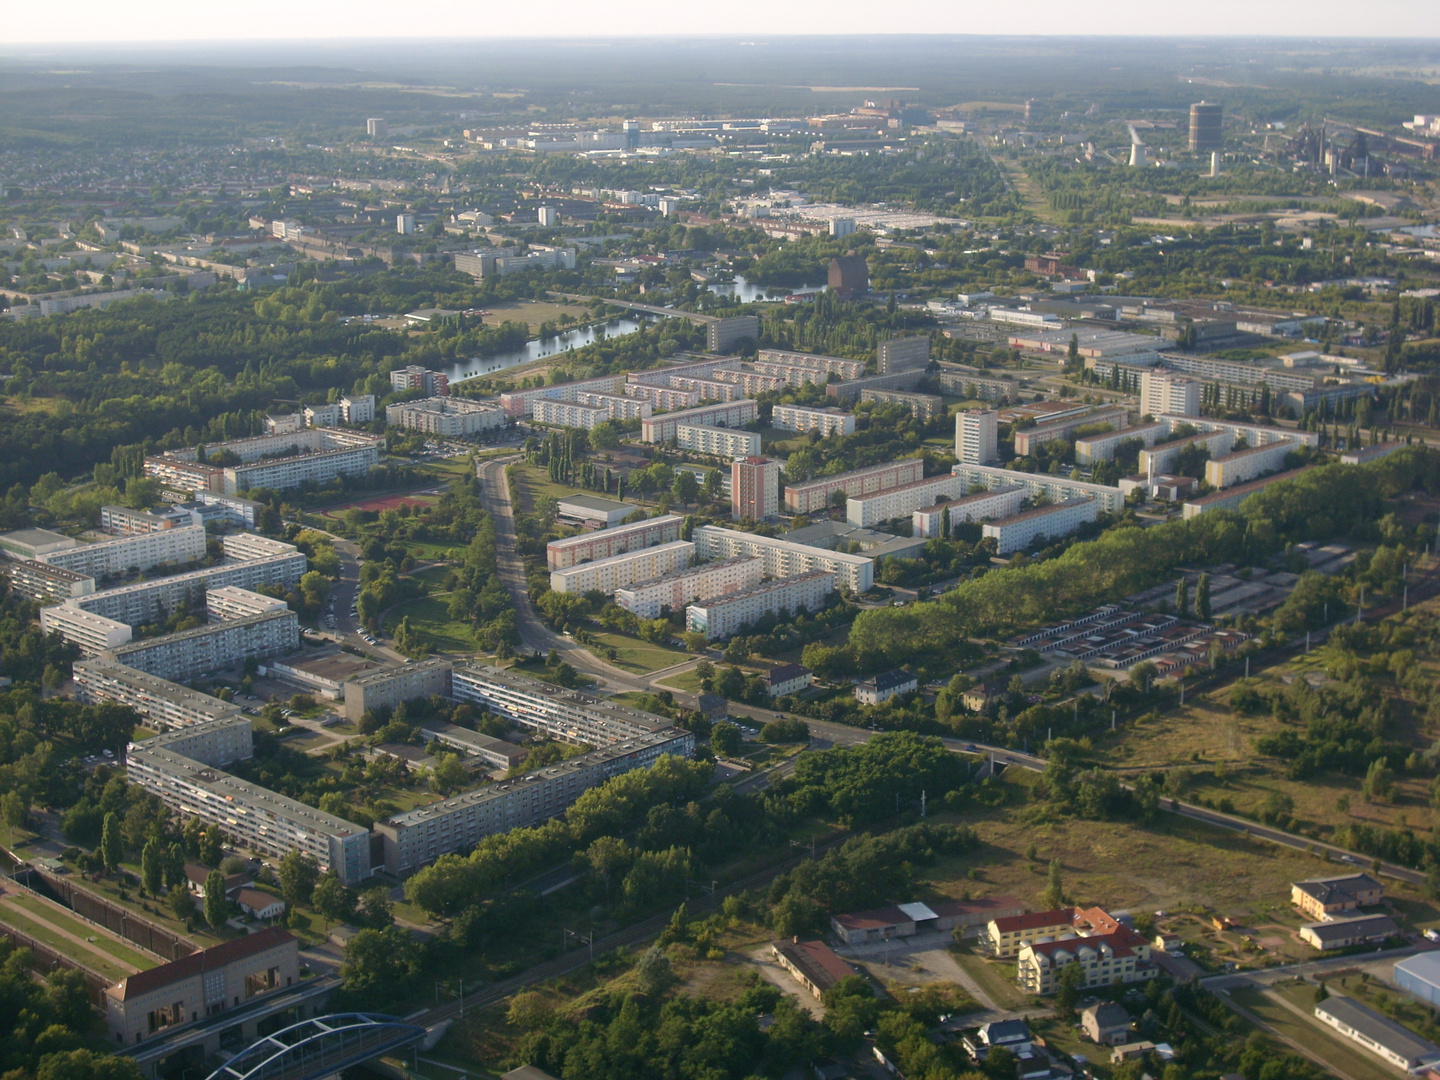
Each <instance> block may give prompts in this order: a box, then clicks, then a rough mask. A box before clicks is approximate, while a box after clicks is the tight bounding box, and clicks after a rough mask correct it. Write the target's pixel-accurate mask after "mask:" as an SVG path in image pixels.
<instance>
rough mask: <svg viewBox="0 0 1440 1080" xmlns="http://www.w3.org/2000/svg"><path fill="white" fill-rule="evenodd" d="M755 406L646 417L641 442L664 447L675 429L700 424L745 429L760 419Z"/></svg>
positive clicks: (746, 401)
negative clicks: (659, 444)
mask: <svg viewBox="0 0 1440 1080" xmlns="http://www.w3.org/2000/svg"><path fill="white" fill-rule="evenodd" d="M759 415H760V414H759V412H758V411H757V410H756V404H755V402H754V400H753V399H751V398H741V399H740V400H739V401H727V402H723V403H721V404H719V405H702V406H700V407H698V408H694V409H681V410H680V411H679V412H672V413H663V414H661V415H659V416H647V417H646V418H645V419H644V420H641V421H640V440H641V442H647V443H665V442H669V441H670V440H671V439H673V438H675V429H676V428H677V427H679V426H680V425H681V424H685V425H687V426H689V425H695V424H703V425H705V426H706V427H744V426H745V425H746V424H753V423H754V422H755V421H756V420H757V419H758V418H759Z"/></svg>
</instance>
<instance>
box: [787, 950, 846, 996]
mask: <svg viewBox="0 0 1440 1080" xmlns="http://www.w3.org/2000/svg"><path fill="white" fill-rule="evenodd" d="M774 948H775V951H776V952H778V953H779V954H780V955H781V956H783V957H784V958H785V959H786V960H788V961H790V963H791V964H793V965H794V966H795V967H796V968H798V969H799V970H800V972H801V973H802V974H803V975H804V976H805V977H806V978H807V979H809V980H810V982H811V983H813V984H814V985H815V986H818V987H819V988H820V989H821V990H822V991H823V990H828V989H829V988H830V987H832V986H834V985H835V984H836V983H837V982H839V981H840V980H841V979H843V978H845V977H846V976H847V975H854V974H855V970H854V969H853V968H852V967H851V966H850V965H849V964H847V963H845V961H844V960H842V959H840V957H839V955H838V954H837V953H836V952H835V950H834V949H832V948H830V946H829V945H826V944H825V943H824V942H823V941H777V942H775V945H774Z"/></svg>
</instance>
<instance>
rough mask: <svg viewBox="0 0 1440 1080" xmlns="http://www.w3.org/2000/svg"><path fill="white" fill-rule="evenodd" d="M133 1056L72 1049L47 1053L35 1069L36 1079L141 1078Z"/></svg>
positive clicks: (96, 1079)
mask: <svg viewBox="0 0 1440 1080" xmlns="http://www.w3.org/2000/svg"><path fill="white" fill-rule="evenodd" d="M142 1075H143V1074H142V1073H141V1072H140V1066H139V1065H137V1064H136V1063H135V1059H134V1058H129V1057H120V1056H119V1055H116V1054H97V1053H96V1052H95V1051H93V1050H69V1051H66V1052H64V1053H58V1054H46V1055H45V1056H44V1057H42V1058H41V1059H40V1066H39V1068H37V1069H36V1070H35V1080H142Z"/></svg>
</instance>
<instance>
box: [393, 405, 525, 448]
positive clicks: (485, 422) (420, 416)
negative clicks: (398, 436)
mask: <svg viewBox="0 0 1440 1080" xmlns="http://www.w3.org/2000/svg"><path fill="white" fill-rule="evenodd" d="M508 419H509V418H508V417H507V415H506V413H505V412H504V410H502V409H500V408H497V407H496V406H495V405H493V404H491V403H490V402H487V401H470V400H468V399H466V398H457V397H449V396H446V397H431V398H422V399H421V400H419V401H402V402H400V403H399V404H396V405H387V406H385V423H387V424H390V425H392V426H395V427H402V428H405V429H406V430H407V431H423V432H425V433H426V434H427V435H438V436H440V437H441V438H444V439H459V438H465V437H467V436H471V435H479V434H481V433H482V432H486V431H494V430H496V429H497V428H503V427H504V426H505V424H506V423H507V421H508Z"/></svg>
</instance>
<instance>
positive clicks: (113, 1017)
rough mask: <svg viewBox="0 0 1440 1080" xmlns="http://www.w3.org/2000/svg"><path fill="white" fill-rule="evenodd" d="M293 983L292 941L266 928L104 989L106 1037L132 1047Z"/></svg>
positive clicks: (296, 959) (296, 965)
mask: <svg viewBox="0 0 1440 1080" xmlns="http://www.w3.org/2000/svg"><path fill="white" fill-rule="evenodd" d="M299 981H300V952H299V946H298V945H297V943H296V941H295V938H294V937H292V936H291V935H290V934H288V933H286V932H285V931H284V930H281V929H279V928H278V927H270V928H268V929H265V930H261V931H260V932H259V933H256V934H247V935H246V936H245V937H239V938H235V939H234V940H232V941H227V942H224V943H223V944H220V945H216V946H215V947H213V948H210V949H203V950H201V951H200V952H194V953H191V954H190V955H189V956H183V957H181V958H180V959H179V960H176V961H174V962H172V963H169V964H161V965H160V966H159V967H157V968H151V969H150V970H149V971H139V972H136V973H135V974H134V975H131V976H130V977H129V978H127V979H122V980H121V981H120V982H118V983H116V984H115V985H114V986H112V987H110V988H109V989H108V990H106V991H105V1015H106V1020H107V1022H108V1024H109V1027H110V1037H111V1038H112V1039H113V1040H114V1041H115V1042H117V1043H119V1044H121V1045H122V1046H133V1045H134V1044H136V1043H139V1042H144V1041H145V1040H146V1039H149V1038H152V1037H154V1036H156V1035H158V1034H160V1033H162V1032H163V1031H164V1030H165V1029H167V1028H170V1027H175V1026H177V1025H179V1024H188V1023H191V1022H193V1021H196V1020H199V1019H201V1018H202V1017H205V1016H213V1015H215V1014H216V1013H220V1012H223V1011H225V1010H226V1009H233V1008H235V1007H237V1006H239V1005H241V1004H244V1003H245V1002H247V1001H249V1000H250V999H251V998H255V997H259V996H260V995H262V994H268V993H271V992H272V991H275V990H283V989H284V988H285V987H287V986H291V985H293V984H294V983H298V982H299Z"/></svg>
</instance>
